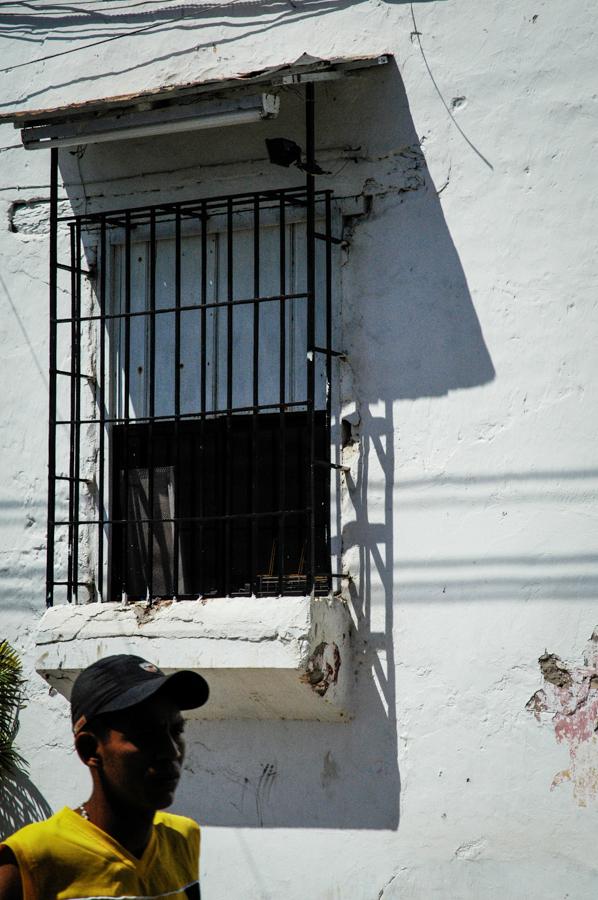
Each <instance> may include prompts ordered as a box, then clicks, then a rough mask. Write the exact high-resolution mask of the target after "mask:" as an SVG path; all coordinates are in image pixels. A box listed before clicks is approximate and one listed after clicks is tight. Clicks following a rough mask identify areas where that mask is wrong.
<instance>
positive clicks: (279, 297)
mask: <svg viewBox="0 0 598 900" xmlns="http://www.w3.org/2000/svg"><path fill="white" fill-rule="evenodd" d="M308 297H309V294H307V293H298V294H274V295H273V296H271V297H248V298H243V299H242V300H219V301H218V302H216V303H193V304H192V305H191V306H164V307H160V308H158V309H141V310H136V311H134V312H124V313H101V314H100V315H99V316H78V317H77V318H75V319H73V318H71V317H67V318H60V319H54V320H53V321H55V322H56V324H57V325H67V324H69V323H72V322H99V321H106V320H108V319H133V318H135V317H137V316H158V315H164V313H176V312H186V311H189V310H191V311H192V310H197V309H217V308H222V307H225V306H241V305H248V304H251V303H275V302H277V303H280V302H281V301H286V300H305V299H307V298H308Z"/></svg>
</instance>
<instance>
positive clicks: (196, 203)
mask: <svg viewBox="0 0 598 900" xmlns="http://www.w3.org/2000/svg"><path fill="white" fill-rule="evenodd" d="M327 194H330V195H331V194H332V192H331V191H316V192H315V195H314V199H315V200H316V202H321V201H323V200H325V198H326V195H327ZM305 195H306V189H305V187H303V186H301V187H294V188H278V189H276V188H273V189H270V190H262V191H247V192H245V193H242V194H235V195H233V196H232V197H231V196H230V195H229V194H221V195H217V196H215V197H206V198H205V199H202V200H186V201H181V203H156V204H152V205H150V206H138V207H131V208H130V209H111V210H107V211H106V212H97V213H82V214H81V215H76V216H60V217H59V218H58V221H59V222H67V223H68V222H79V223H80V224H84V223H88V222H92V223H96V222H97V223H100V222H102V220H107V219H109V218H111V217H113V216H120V217H122V216H123V215H124V214H125V213H129V214H130V215H131V217H132V218H133V217H137V216H141V215H143V216H146V215H151V213H152V212H154V213H156V214H159V213H160V212H161V211H162V212H163V213H164V214H166V215H172V214H174V213H175V212H176V210H177V209H180V211H181V213H183V212H186V211H188V210H189V209H199V208H202V209H203V208H205V209H206V210H207V209H210V208H211V207H214V206H222V207H225V204H227V203H228V201H229V200H230V201H231V202H232V203H233V205H240V204H242V203H246V202H248V201H249V200H251V201H254V200H256V199H257V201H258V202H259V201H260V199H263V200H265V201H271V200H280V199H282V200H283V201H285V202H291V201H293V200H294V199H298V198H299V197H304V196H305ZM106 224H110V223H109V222H107V221H106Z"/></svg>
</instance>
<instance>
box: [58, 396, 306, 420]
mask: <svg viewBox="0 0 598 900" xmlns="http://www.w3.org/2000/svg"><path fill="white" fill-rule="evenodd" d="M298 406H305V407H308V406H309V404H308V402H307V400H296V401H294V402H293V403H263V404H262V405H261V406H237V407H233V408H232V409H230V410H228V409H211V410H206V411H205V412H192V413H181V414H180V415H178V416H173V415H170V416H139V417H137V418H135V419H131V418H125V417H124V416H115V417H108V416H106V417H104V418H103V419H78V420H77V421H78V423H79V425H100V424H104V425H143V424H146V423H148V422H176V421H177V420H178V419H210V418H214V417H216V416H221V417H222V418H224V416H231V418H232V417H233V416H235V415H240V414H247V413H258V412H260V411H261V410H265V409H273V410H279V411H280V410H285V409H294V408H296V407H298ZM54 424H55V425H72V424H73V423H72V421H71V419H57V420H56V421H55V422H54Z"/></svg>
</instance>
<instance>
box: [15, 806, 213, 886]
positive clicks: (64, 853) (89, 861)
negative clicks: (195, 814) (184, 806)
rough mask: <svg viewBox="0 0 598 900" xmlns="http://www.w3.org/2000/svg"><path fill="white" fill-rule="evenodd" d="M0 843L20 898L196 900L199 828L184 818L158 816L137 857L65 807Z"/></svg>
mask: <svg viewBox="0 0 598 900" xmlns="http://www.w3.org/2000/svg"><path fill="white" fill-rule="evenodd" d="M2 843H3V844H5V845H6V846H7V847H10V849H11V850H12V852H13V853H14V855H15V857H16V860H17V863H18V865H19V871H20V873H21V880H22V882H23V900H108V898H111V900H112V898H120V900H125V898H126V900H162V898H165V900H166V898H167V900H199V896H200V895H199V876H198V868H199V826H198V825H197V824H196V822H194V821H193V820H192V819H187V818H184V817H183V816H175V815H171V814H170V813H164V812H158V813H156V816H155V818H154V827H153V831H152V836H151V838H150V841H149V844H148V845H147V847H146V848H145V850H144V852H143V856H142V857H141V859H137V857H135V856H133V855H132V854H131V853H129V852H128V851H127V850H125V848H124V847H121V845H120V844H119V843H118V842H117V841H115V840H114V838H111V837H110V835H108V834H106V833H105V832H103V831H102V830H101V829H99V828H97V827H96V826H95V825H93V824H92V823H91V822H88V821H86V820H85V819H83V818H82V817H81V816H80V815H78V813H76V812H73V810H72V809H69V808H68V807H65V808H64V809H62V810H61V811H60V812H57V813H56V814H55V815H53V816H52V817H51V818H49V819H47V820H46V821H45V822H36V823H35V824H33V825H26V826H25V827H24V828H21V829H20V831H17V832H16V833H15V834H13V835H12V836H11V837H9V838H6V840H4V841H3V842H2Z"/></svg>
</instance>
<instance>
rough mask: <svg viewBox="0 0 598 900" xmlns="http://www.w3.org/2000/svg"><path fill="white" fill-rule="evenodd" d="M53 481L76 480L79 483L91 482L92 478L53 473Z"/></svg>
mask: <svg viewBox="0 0 598 900" xmlns="http://www.w3.org/2000/svg"><path fill="white" fill-rule="evenodd" d="M52 477H53V478H54V480H55V481H71V482H75V481H78V482H80V483H81V484H93V478H72V477H71V476H70V475H53V476H52Z"/></svg>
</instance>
